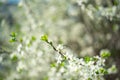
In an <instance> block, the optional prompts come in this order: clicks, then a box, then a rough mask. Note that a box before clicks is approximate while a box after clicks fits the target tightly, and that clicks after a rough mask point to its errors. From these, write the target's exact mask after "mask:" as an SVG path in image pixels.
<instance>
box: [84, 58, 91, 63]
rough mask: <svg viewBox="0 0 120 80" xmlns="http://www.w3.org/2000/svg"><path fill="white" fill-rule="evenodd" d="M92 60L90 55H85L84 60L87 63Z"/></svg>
mask: <svg viewBox="0 0 120 80" xmlns="http://www.w3.org/2000/svg"><path fill="white" fill-rule="evenodd" d="M91 60H92V58H91V57H88V56H86V57H84V61H85V62H86V63H88V62H89V61H91Z"/></svg>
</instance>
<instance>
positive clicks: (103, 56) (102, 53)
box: [100, 50, 111, 58]
mask: <svg viewBox="0 0 120 80" xmlns="http://www.w3.org/2000/svg"><path fill="white" fill-rule="evenodd" d="M110 55H111V53H110V51H109V50H102V51H101V52H100V56H101V57H102V58H108V57H110Z"/></svg>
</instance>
